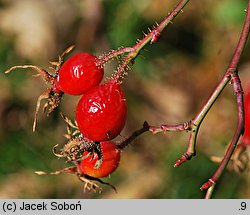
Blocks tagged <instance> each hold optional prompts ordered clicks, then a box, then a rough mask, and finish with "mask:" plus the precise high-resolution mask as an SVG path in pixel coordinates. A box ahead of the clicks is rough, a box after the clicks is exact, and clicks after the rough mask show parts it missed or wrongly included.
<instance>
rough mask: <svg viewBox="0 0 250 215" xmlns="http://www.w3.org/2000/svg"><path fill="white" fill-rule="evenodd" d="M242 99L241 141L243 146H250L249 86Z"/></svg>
mask: <svg viewBox="0 0 250 215" xmlns="http://www.w3.org/2000/svg"><path fill="white" fill-rule="evenodd" d="M244 99H245V101H244V108H245V131H244V135H243V137H242V139H243V142H244V144H245V145H250V85H249V86H248V88H247V90H246V92H245V95H244Z"/></svg>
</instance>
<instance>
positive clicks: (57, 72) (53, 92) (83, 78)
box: [5, 46, 104, 131]
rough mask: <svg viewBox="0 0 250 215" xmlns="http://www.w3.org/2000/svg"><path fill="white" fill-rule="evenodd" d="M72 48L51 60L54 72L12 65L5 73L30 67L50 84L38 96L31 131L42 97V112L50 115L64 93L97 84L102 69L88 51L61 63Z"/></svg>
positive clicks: (85, 90) (77, 91)
mask: <svg viewBox="0 0 250 215" xmlns="http://www.w3.org/2000/svg"><path fill="white" fill-rule="evenodd" d="M72 49H73V46H71V47H69V48H68V49H67V50H65V51H64V52H63V53H62V54H61V55H60V56H59V61H58V62H51V65H52V66H51V67H50V68H51V69H52V70H53V71H54V74H53V75H52V74H50V73H48V72H47V71H46V70H44V69H42V68H40V67H38V66H34V65H24V66H13V67H12V68H10V69H9V70H7V71H6V72H5V73H9V72H10V71H12V70H14V69H18V68H30V69H34V70H36V71H37V72H38V75H36V76H42V77H43V78H44V80H45V82H46V83H48V84H50V85H51V88H49V89H47V90H46V91H45V92H44V93H43V94H41V95H40V96H39V97H38V100H37V105H36V110H35V117H34V123H33V131H35V130H36V122H37V115H38V111H39V108H40V103H41V101H42V100H43V99H47V102H46V104H45V105H44V108H43V112H46V110H47V115H50V114H51V113H52V112H53V111H54V109H55V108H56V107H57V106H58V105H59V103H60V101H61V98H62V96H63V94H64V93H67V94H70V95H82V94H84V93H85V92H87V91H88V90H89V89H91V88H93V87H95V86H97V85H98V84H99V83H100V82H101V80H102V78H103V74H104V70H103V68H102V67H101V66H99V65H98V58H97V57H96V56H94V55H92V54H89V53H85V52H83V53H78V54H75V55H73V56H72V57H70V58H69V59H68V60H67V61H66V62H64V63H63V57H64V55H65V54H67V53H69V52H70V51H71V50H72Z"/></svg>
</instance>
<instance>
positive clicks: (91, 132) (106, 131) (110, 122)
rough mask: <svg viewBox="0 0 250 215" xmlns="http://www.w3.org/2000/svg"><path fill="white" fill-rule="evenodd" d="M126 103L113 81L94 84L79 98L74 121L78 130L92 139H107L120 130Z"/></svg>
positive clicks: (125, 114)
mask: <svg viewBox="0 0 250 215" xmlns="http://www.w3.org/2000/svg"><path fill="white" fill-rule="evenodd" d="M126 117H127V103H126V99H125V96H124V94H123V92H122V90H121V88H120V85H119V84H117V83H116V82H114V81H111V82H108V83H105V84H103V85H99V86H96V87H95V88H93V89H91V90H89V91H88V92H87V93H86V94H84V95H83V96H82V98H81V99H80V101H79V103H78V105H77V109H76V121H77V124H78V127H79V130H80V132H81V133H82V134H83V135H84V136H85V137H87V138H89V139H90V140H93V141H99V142H101V141H107V140H111V139H113V138H115V137H116V136H117V135H119V134H120V132H121V131H122V129H123V127H124V125H125V122H126Z"/></svg>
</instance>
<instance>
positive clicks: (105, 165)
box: [77, 141, 121, 178]
mask: <svg viewBox="0 0 250 215" xmlns="http://www.w3.org/2000/svg"><path fill="white" fill-rule="evenodd" d="M100 144H101V149H102V153H103V158H102V159H103V161H102V164H101V166H100V168H99V169H96V168H95V164H96V162H97V160H98V155H97V154H96V153H94V155H93V156H89V157H87V158H85V159H83V160H82V161H81V163H80V164H78V166H77V167H78V171H79V172H80V173H83V174H86V175H89V176H92V177H94V178H102V177H106V176H108V175H109V174H111V173H112V172H114V171H115V170H116V168H117V167H118V165H119V162H120V154H121V152H120V150H119V149H118V148H117V146H116V145H115V143H113V142H111V141H107V142H101V143H100ZM87 154H88V152H84V153H83V156H85V155H87Z"/></svg>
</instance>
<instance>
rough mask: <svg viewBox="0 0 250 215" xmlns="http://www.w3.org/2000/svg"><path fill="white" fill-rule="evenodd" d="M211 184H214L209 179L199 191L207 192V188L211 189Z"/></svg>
mask: <svg viewBox="0 0 250 215" xmlns="http://www.w3.org/2000/svg"><path fill="white" fill-rule="evenodd" d="M213 184H216V183H215V182H214V181H213V180H212V179H211V178H210V179H209V180H208V181H207V182H206V183H204V184H203V185H202V186H201V188H200V189H201V190H207V189H208V188H209V187H211V186H212V185H213Z"/></svg>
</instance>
